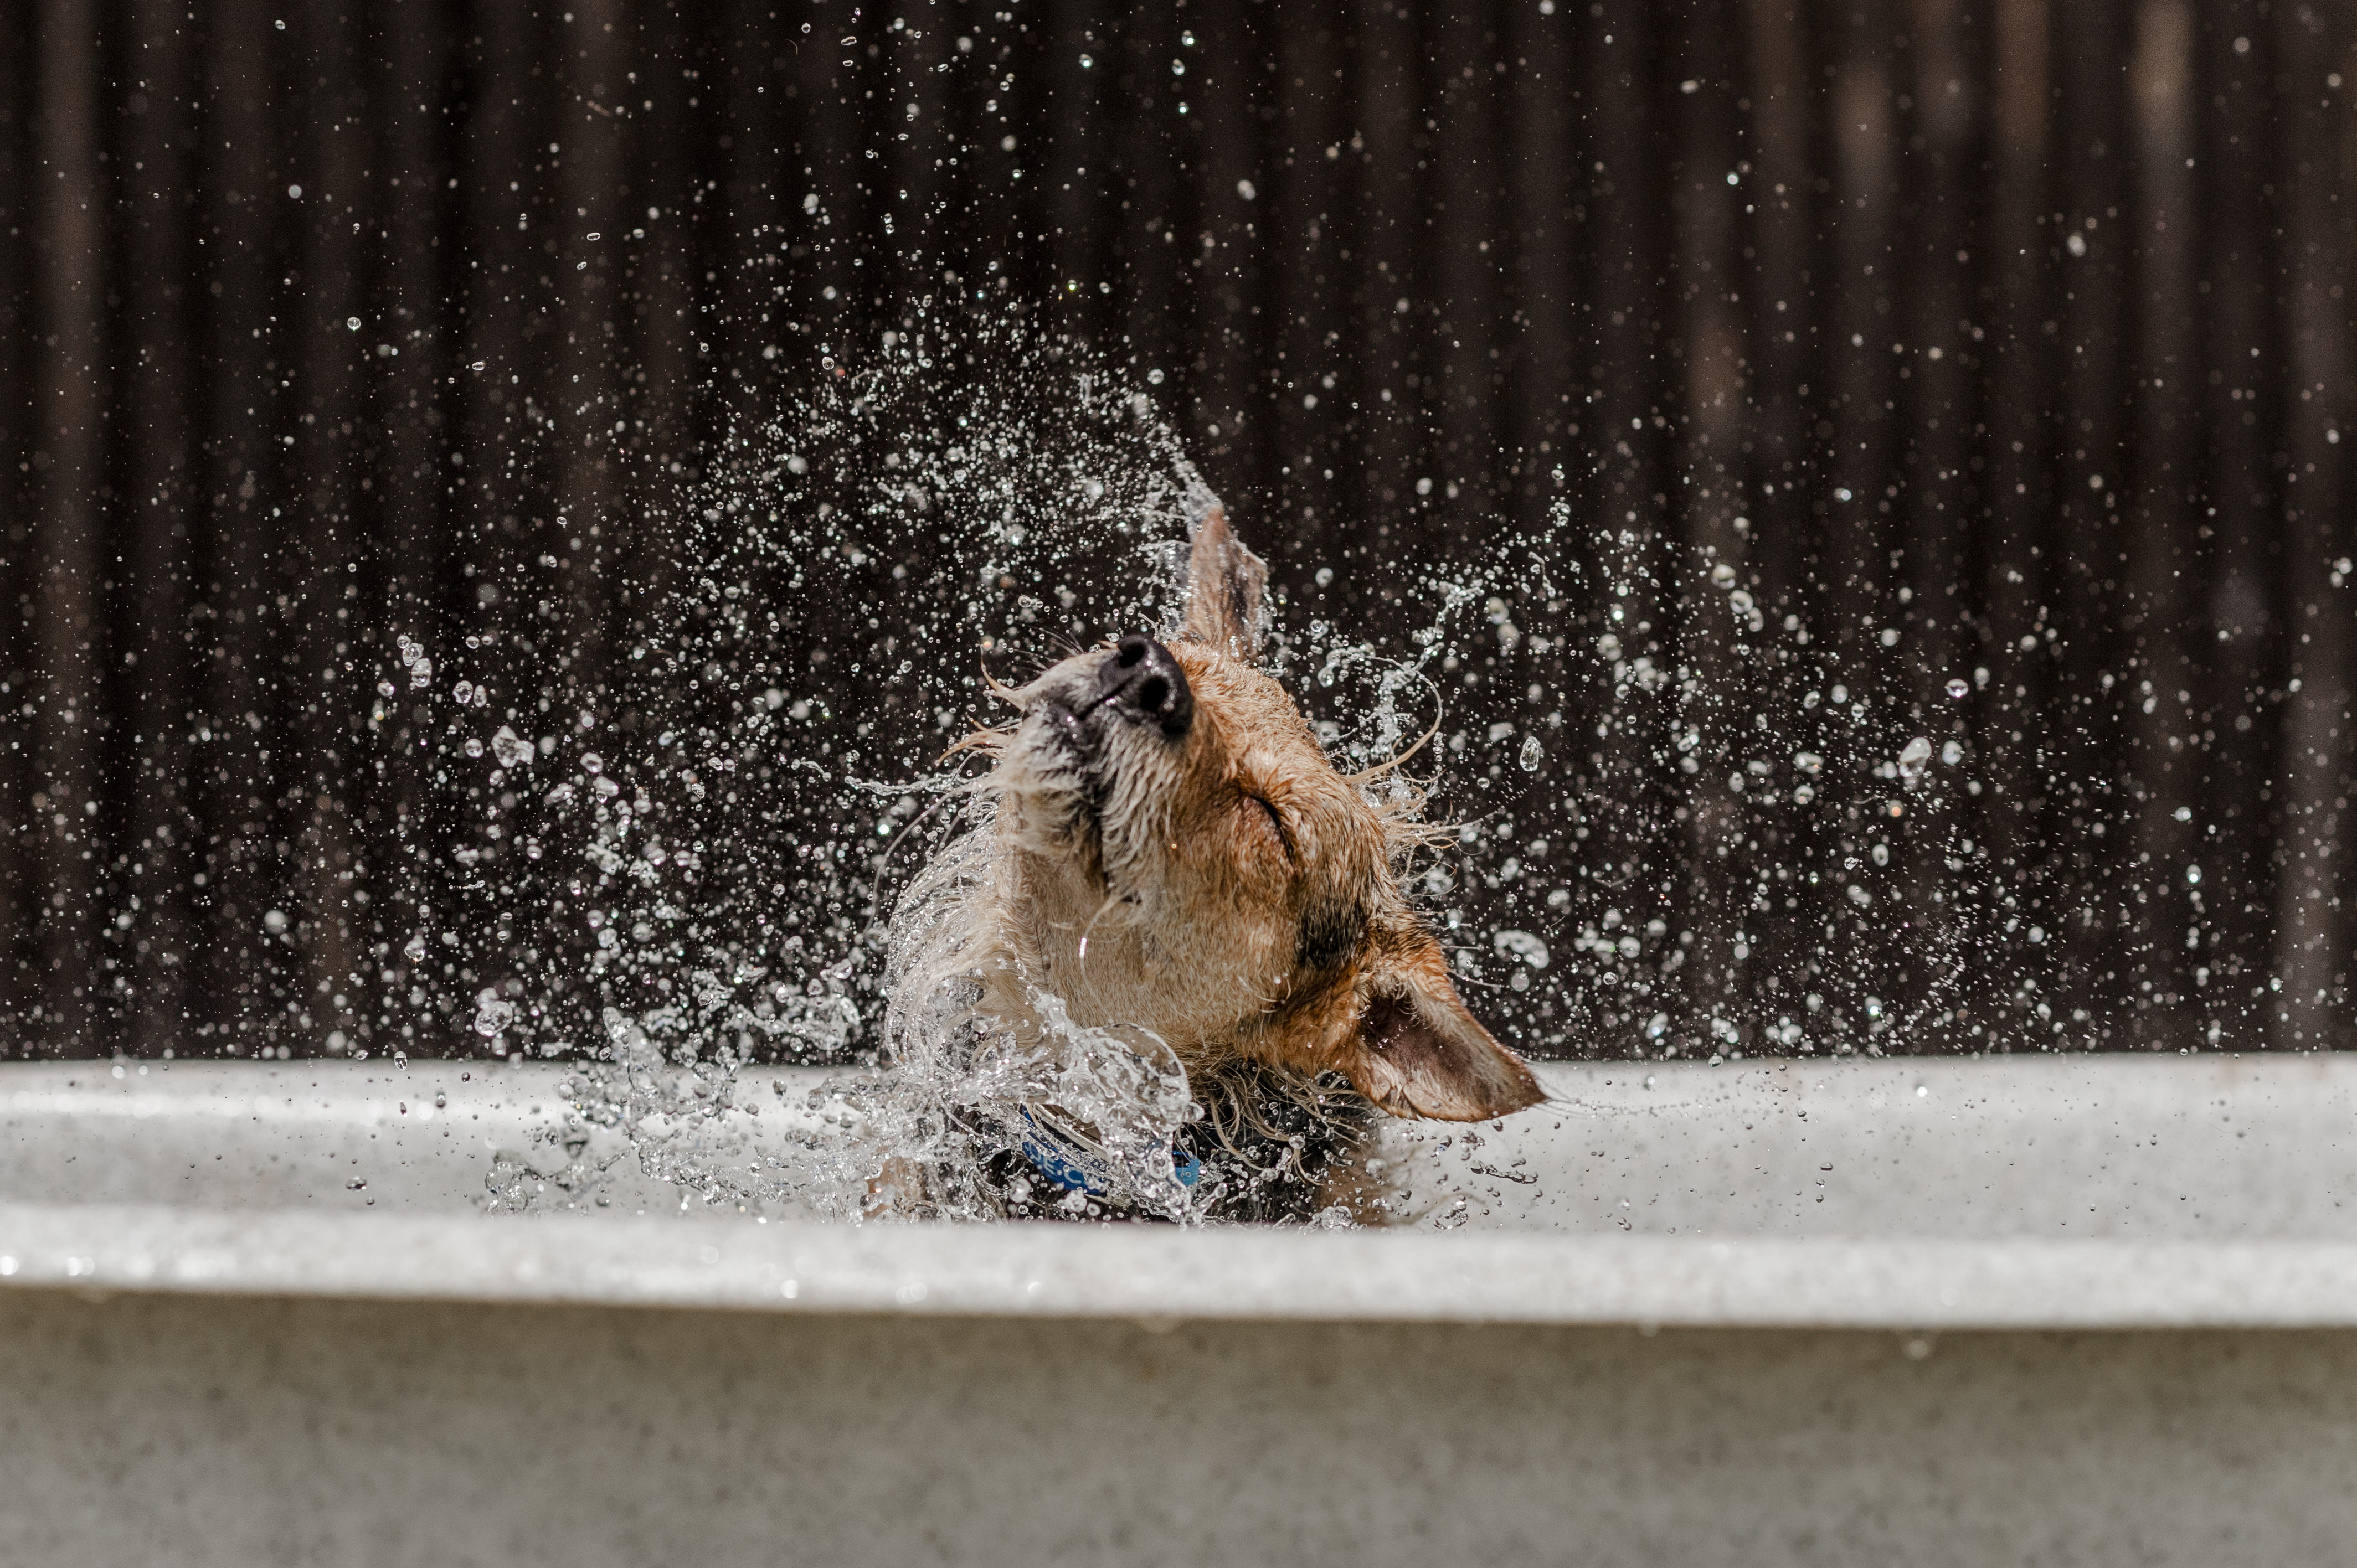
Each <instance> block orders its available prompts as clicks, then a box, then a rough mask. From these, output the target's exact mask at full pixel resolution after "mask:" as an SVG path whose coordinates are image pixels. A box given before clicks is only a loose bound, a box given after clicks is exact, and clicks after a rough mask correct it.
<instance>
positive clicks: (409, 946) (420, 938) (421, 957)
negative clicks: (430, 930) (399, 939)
mask: <svg viewBox="0 0 2357 1568" xmlns="http://www.w3.org/2000/svg"><path fill="white" fill-rule="evenodd" d="M401 956H402V957H404V958H405V959H407V960H408V961H410V962H412V963H424V962H425V932H424V931H420V932H418V933H417V934H416V935H415V936H414V937H411V938H410V939H409V940H407V941H406V942H404V943H403V944H402V947H401Z"/></svg>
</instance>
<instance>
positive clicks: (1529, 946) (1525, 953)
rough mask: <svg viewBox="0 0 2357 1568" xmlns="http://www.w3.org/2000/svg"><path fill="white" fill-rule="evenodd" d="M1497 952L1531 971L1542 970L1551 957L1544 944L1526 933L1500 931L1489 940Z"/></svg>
mask: <svg viewBox="0 0 2357 1568" xmlns="http://www.w3.org/2000/svg"><path fill="white" fill-rule="evenodd" d="M1491 940H1493V941H1495V942H1496V943H1497V946H1498V950H1499V951H1500V952H1501V953H1504V954H1506V955H1507V956H1508V957H1510V958H1518V959H1520V960H1522V961H1523V962H1524V963H1526V964H1529V965H1530V966H1531V967H1532V968H1533V969H1544V968H1545V967H1546V966H1547V963H1548V961H1549V960H1550V959H1551V958H1552V957H1553V955H1552V954H1550V953H1549V952H1548V951H1547V945H1546V943H1545V942H1544V941H1542V940H1539V939H1538V938H1536V937H1534V936H1533V935H1531V933H1530V932H1528V931H1500V932H1499V933H1498V934H1497V936H1496V937H1494V938H1492V939H1491Z"/></svg>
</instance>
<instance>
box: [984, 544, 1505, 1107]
mask: <svg viewBox="0 0 2357 1568" xmlns="http://www.w3.org/2000/svg"><path fill="white" fill-rule="evenodd" d="M1265 577H1266V570H1265V567H1264V565H1263V564H1262V563H1261V561H1260V560H1259V558H1258V557H1257V556H1255V555H1254V554H1253V553H1252V552H1250V551H1249V550H1246V549H1245V548H1244V547H1243V544H1242V543H1240V542H1238V541H1237V540H1236V538H1235V536H1234V534H1233V533H1232V532H1231V531H1230V529H1229V527H1228V523H1227V521H1226V519H1225V517H1224V516H1223V515H1222V512H1221V511H1220V510H1219V508H1218V507H1217V505H1216V504H1213V505H1211V507H1209V508H1208V509H1207V510H1205V511H1204V513H1203V515H1202V517H1201V518H1200V521H1199V522H1198V524H1197V527H1196V530H1195V535H1194V542H1193V547H1192V550H1191V552H1190V556H1189V585H1188V603H1187V617H1186V622H1185V628H1184V630H1183V632H1182V633H1181V634H1180V635H1179V636H1177V637H1174V638H1172V639H1170V640H1169V641H1168V642H1164V641H1160V640H1157V639H1155V638H1153V637H1150V636H1147V635H1146V634H1144V633H1132V634H1130V635H1128V636H1125V637H1123V638H1121V639H1119V640H1118V641H1116V642H1115V643H1114V644H1113V645H1112V646H1111V647H1110V648H1107V649H1100V650H1092V651H1090V652H1086V653H1082V654H1078V655H1075V656H1074V657H1072V658H1070V659H1067V660H1063V661H1062V662H1061V663H1060V664H1057V665H1056V666H1054V667H1053V668H1052V669H1049V671H1046V672H1045V673H1043V674H1042V675H1040V676H1039V678H1038V679H1037V680H1035V681H1033V682H1030V683H1029V684H1028V685H1027V686H1024V687H1023V688H1021V689H1020V690H1019V691H1016V692H1013V693H1008V694H1009V695H1010V696H1011V698H1012V700H1013V701H1014V702H1015V703H1017V705H1018V706H1019V707H1020V708H1021V710H1022V718H1021V720H1020V722H1019V723H1018V725H1017V726H1016V728H1015V730H1014V732H1013V734H1012V735H1011V736H1006V737H1005V738H1004V739H1003V740H1001V742H1000V743H999V746H998V750H999V765H998V767H997V768H996V771H995V772H994V773H993V775H992V776H991V780H990V786H991V788H992V789H994V790H995V792H996V797H997V800H998V833H999V843H1000V847H1001V851H1002V854H1003V860H1002V873H1001V878H1002V879H1001V885H1000V899H1001V904H1002V909H1003V918H1004V919H1005V921H1006V935H1007V938H1008V940H1009V941H1010V945H1011V946H1012V947H1013V948H1014V949H1015V950H1016V951H1017V954H1018V955H1019V957H1020V959H1021V962H1022V967H1023V968H1024V969H1025V970H1026V971H1028V972H1029V973H1030V974H1031V975H1032V977H1033V979H1034V981H1035V982H1036V983H1039V984H1042V985H1044V986H1045V987H1046V988H1047V989H1048V990H1049V991H1051V992H1053V993H1055V994H1057V995H1058V996H1060V997H1061V998H1062V999H1063V1001H1064V1004H1065V1005H1066V1006H1067V1007H1068V1008H1069V1009H1070V1012H1071V1017H1072V1018H1073V1020H1074V1021H1076V1022H1079V1023H1082V1024H1087V1025H1092V1026H1119V1025H1133V1026H1142V1027H1145V1028H1147V1029H1150V1030H1152V1031H1153V1032H1154V1033H1155V1034H1157V1035H1158V1036H1161V1037H1162V1038H1163V1039H1164V1040H1166V1041H1168V1043H1169V1044H1170V1046H1171V1047H1173V1048H1174V1049H1176V1050H1177V1051H1178V1053H1179V1056H1180V1058H1181V1059H1182V1060H1186V1061H1189V1062H1190V1063H1202V1062H1206V1061H1212V1062H1216V1061H1218V1060H1221V1059H1233V1058H1247V1059H1250V1060H1253V1061H1256V1062H1259V1063H1262V1064H1264V1065H1266V1066H1269V1067H1273V1068H1276V1069H1283V1070H1288V1071H1292V1072H1297V1073H1301V1074H1305V1075H1308V1074H1316V1073H1318V1072H1323V1071H1328V1070H1334V1071H1339V1072H1340V1073H1342V1074H1343V1075H1344V1076H1345V1077H1347V1078H1348V1079H1350V1081H1351V1084H1352V1086H1353V1087H1355V1088H1356V1089H1357V1090H1359V1091H1360V1092H1361V1094H1363V1095H1364V1096H1365V1097H1366V1098H1367V1099H1368V1100H1369V1101H1372V1103H1373V1104H1374V1105H1376V1106H1378V1107H1379V1108H1381V1109H1382V1110H1383V1111H1386V1112H1391V1113H1392V1114H1394V1115H1399V1116H1430V1117H1437V1118H1444V1119H1448V1120H1452V1121H1471V1120H1479V1119H1482V1118H1486V1117H1491V1116H1499V1115H1503V1114H1505V1113H1506V1112H1510V1111H1517V1110H1521V1109H1522V1108H1523V1107H1525V1106H1528V1105H1531V1104H1534V1103H1535V1102H1536V1101H1538V1100H1539V1099H1541V1098H1542V1093H1541V1090H1539V1087H1538V1085H1537V1082H1536V1080H1535V1079H1533V1077H1532V1076H1531V1072H1530V1069H1528V1068H1527V1067H1525V1066H1524V1065H1523V1062H1522V1061H1521V1060H1520V1059H1519V1058H1516V1057H1515V1056H1514V1055H1513V1054H1512V1052H1510V1051H1508V1050H1507V1049H1506V1048H1505V1047H1502V1046H1501V1045H1500V1044H1499V1043H1498V1042H1497V1041H1496V1040H1495V1039H1494V1038H1492V1037H1491V1035H1490V1033H1489V1031H1488V1030H1487V1029H1485V1028H1483V1027H1482V1026H1481V1025H1480V1023H1479V1022H1477V1021H1476V1020H1475V1019H1474V1017H1473V1015H1471V1014H1470V1013H1469V1012H1468V1011H1467V1010H1466V1007H1465V1004H1464V1003H1463V1002H1462V1001H1461V1000H1460V999H1459V998H1458V994H1457V991H1456V988H1455V986H1453V985H1452V984H1451V983H1450V982H1449V978H1448V959H1447V955H1446V953H1445V952H1444V951H1443V950H1442V949H1441V947H1440V945H1439V943H1438V942H1437V941H1436V940H1434V938H1433V935H1432V933H1431V932H1430V930H1429V929H1426V926H1425V925H1424V923H1423V922H1422V921H1421V920H1420V919H1419V918H1417V917H1416V915H1415V912H1414V911H1413V910H1412V909H1411V908H1409V907H1408V904H1407V901H1406V899H1405V896H1404V895H1403V893H1402V891H1401V888H1400V882H1399V875H1398V870H1399V863H1400V861H1401V860H1402V858H1403V856H1404V854H1405V851H1406V849H1407V848H1408V847H1409V846H1410V845H1411V844H1412V843H1414V842H1415V837H1416V834H1415V824H1414V823H1413V822H1411V821H1408V820H1407V819H1406V816H1405V812H1404V811H1403V810H1402V809H1399V808H1394V809H1391V810H1386V809H1385V808H1383V807H1382V806H1379V805H1378V804H1376V803H1375V802H1373V801H1372V800H1369V799H1368V797H1367V795H1366V794H1365V793H1364V792H1363V791H1362V790H1361V788H1360V786H1359V784H1358V783H1356V782H1354V781H1353V780H1351V779H1345V778H1343V777H1342V776H1341V775H1340V774H1339V773H1337V772H1336V771H1335V769H1334V767H1333V765H1332V764H1331V763H1330V762H1329V760H1328V759H1327V757H1326V754H1325V751H1324V749H1323V748H1322V747H1321V746H1319V745H1318V738H1317V736H1315V735H1314V734H1313V733H1312V732H1311V730H1310V728H1309V725H1308V722H1307V721H1306V720H1305V719H1304V718H1303V717H1302V714H1301V711H1300V709H1299V708H1298V707H1297V705H1296V704H1295V703H1294V702H1293V701H1292V699H1291V698H1289V697H1287V696H1286V693H1285V692H1284V689H1283V688H1282V687H1280V686H1279V685H1278V684H1277V682H1275V680H1273V679H1271V678H1270V677H1269V676H1268V675H1267V674H1266V673H1265V672H1264V671H1261V670H1260V669H1259V668H1258V667H1257V666H1256V664H1255V662H1254V660H1255V658H1256V655H1257V653H1258V650H1259V644H1260V639H1261V628H1262V614H1263V611H1262V589H1263V585H1264V583H1265Z"/></svg>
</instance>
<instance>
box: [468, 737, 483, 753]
mask: <svg viewBox="0 0 2357 1568" xmlns="http://www.w3.org/2000/svg"><path fill="white" fill-rule="evenodd" d="M467 755H468V756H469V757H480V756H482V755H483V743H482V741H481V740H480V739H479V738H477V737H476V736H471V735H470V736H468V737H467Z"/></svg>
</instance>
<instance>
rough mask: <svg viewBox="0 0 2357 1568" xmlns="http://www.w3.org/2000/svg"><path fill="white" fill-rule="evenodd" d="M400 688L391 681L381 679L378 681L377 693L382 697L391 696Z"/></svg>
mask: <svg viewBox="0 0 2357 1568" xmlns="http://www.w3.org/2000/svg"><path fill="white" fill-rule="evenodd" d="M400 690H401V688H400V687H398V686H396V685H394V684H393V682H390V681H379V682H377V683H376V694H377V695H378V696H380V697H390V696H392V695H393V693H396V692H398V691H400Z"/></svg>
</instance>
